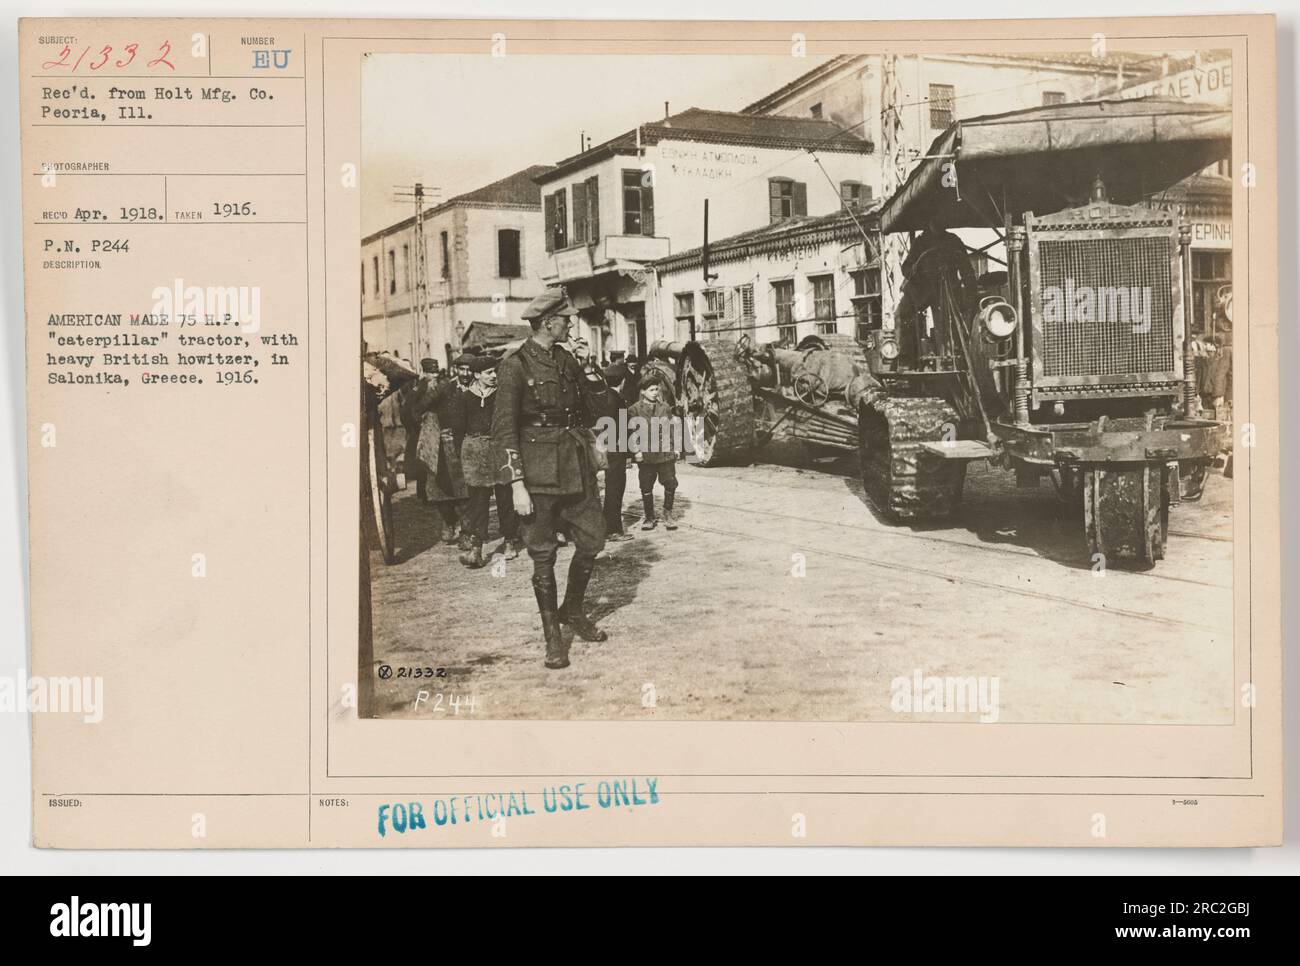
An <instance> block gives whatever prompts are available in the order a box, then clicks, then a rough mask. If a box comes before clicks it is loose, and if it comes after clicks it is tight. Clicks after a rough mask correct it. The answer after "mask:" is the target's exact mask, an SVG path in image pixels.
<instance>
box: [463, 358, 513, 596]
mask: <svg viewBox="0 0 1300 966" xmlns="http://www.w3.org/2000/svg"><path fill="white" fill-rule="evenodd" d="M500 361H501V360H500V359H497V358H495V357H493V356H488V355H480V356H475V358H474V361H473V362H471V363H470V366H469V368H470V371H471V372H473V373H474V381H473V382H472V383H470V386H469V389H467V390H466V391H465V441H464V443H462V444H461V451H460V452H461V463H462V464H463V466H464V469H465V485H466V487H467V488H468V489H469V505H468V508H467V510H466V513H465V527H464V532H465V533H467V534H468V535H469V548H468V549H467V550H466V551H465V552H464V553H462V554H461V555H460V562H461V563H463V564H464V565H465V566H466V567H469V568H471V569H473V570H477V569H478V568H480V567H482V566H483V565H484V564H486V563H487V560H486V559H485V558H484V556H483V542H484V541H485V540H487V532H488V501H489V500H490V499H491V498H492V496H493V493H494V492H495V495H496V500H497V523H498V524H499V526H500V528H501V538H502V539H501V546H500V547H498V548H497V549H496V550H495V551H493V553H494V554H495V553H501V554H504V555H506V557H507V559H509V560H513V559H514V558H515V557H518V556H519V551H520V550H522V549H523V541H522V540H520V538H519V518H518V517H517V516H516V515H515V507H514V498H513V496H512V495H511V492H510V487H509V485H507V484H504V483H499V482H497V462H496V459H495V457H494V455H493V452H492V414H493V413H494V412H495V411H496V401H497V366H498V365H499V364H500ZM489 556H491V555H489Z"/></svg>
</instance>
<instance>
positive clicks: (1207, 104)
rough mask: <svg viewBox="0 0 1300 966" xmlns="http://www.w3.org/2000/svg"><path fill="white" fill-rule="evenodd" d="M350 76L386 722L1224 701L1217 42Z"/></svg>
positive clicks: (966, 711) (1195, 720)
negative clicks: (356, 84)
mask: <svg viewBox="0 0 1300 966" xmlns="http://www.w3.org/2000/svg"><path fill="white" fill-rule="evenodd" d="M502 43H503V44H504V40H503V41H502ZM361 78H362V84H361V92H360V103H361V132H360V133H361V138H360V152H361V161H360V198H361V228H362V232H363V235H362V237H361V238H360V239H359V260H358V267H359V286H358V291H357V293H356V298H357V305H358V307H359V319H358V324H359V326H360V331H361V342H362V358H361V359H360V360H359V363H360V366H361V370H362V379H361V387H362V388H361V399H360V408H361V413H362V426H363V427H364V432H363V434H362V435H363V443H362V448H363V455H362V459H361V476H360V481H359V486H360V520H361V528H360V533H359V541H360V563H361V581H360V583H361V586H360V595H361V606H360V618H361V619H360V626H359V629H358V630H359V633H358V673H359V679H358V680H359V689H360V707H359V709H358V713H359V714H360V716H362V717H365V718H387V719H413V720H429V719H434V718H472V719H536V720H556V719H560V720H571V719H572V720H576V719H595V720H632V721H643V720H689V721H724V720H730V721H772V722H777V721H794V722H799V721H872V722H891V721H922V722H941V721H951V722H963V723H970V722H976V721H978V722H985V723H991V722H1004V723H1034V724H1058V723H1059V724H1143V725H1153V724H1176V725H1224V724H1232V723H1233V721H1234V720H1235V718H1234V716H1235V715H1236V714H1238V713H1239V712H1240V707H1241V706H1240V702H1239V701H1238V697H1239V696H1238V695H1237V693H1236V688H1235V685H1234V676H1233V668H1234V651H1233V616H1234V615H1233V567H1234V559H1233V536H1234V534H1233V519H1234V475H1233V456H1232V451H1233V445H1232V441H1233V438H1234V433H1238V434H1239V433H1242V432H1249V431H1250V428H1249V426H1244V427H1243V426H1234V420H1233V395H1234V385H1233V268H1232V203H1231V201H1232V191H1233V178H1234V172H1233V169H1232V168H1231V167H1230V158H1231V157H1232V144H1233V141H1232V138H1233V128H1232V114H1231V103H1232V102H1231V98H1232V93H1233V59H1232V55H1231V52H1230V51H1227V50H1219V49H1167V50H1143V49H1138V48H1137V47H1135V46H1134V47H1125V48H1122V49H1120V48H1116V49H1110V48H1109V47H1108V45H1107V42H1106V39H1105V38H1104V37H1102V36H1101V35H1098V37H1097V38H1096V40H1095V42H1094V44H1093V46H1092V49H1081V50H1076V51H1073V52H1068V53H1065V52H1051V51H1032V52H1031V51H1025V52H1015V51H1012V50H1008V51H1006V52H999V53H988V52H984V53H972V54H961V53H952V52H947V51H938V50H936V51H935V52H927V53H893V52H889V51H887V50H881V51H880V52H879V53H852V54H839V55H827V54H824V53H819V54H816V55H814V54H811V53H809V52H807V51H806V50H801V49H799V41H798V40H797V37H796V39H795V40H793V41H792V49H791V52H790V55H789V56H784V57H781V56H751V55H745V54H740V53H737V54H735V55H727V56H718V55H708V56H690V55H688V54H682V55H676V56H669V55H661V54H656V55H645V56H642V55H636V54H632V53H629V54H624V55H597V54H592V55H553V56H529V55H520V54H510V55H509V56H504V55H503V56H499V57H498V56H484V55H476V56H467V55H458V54H445V55H444V54H438V55H432V54H416V53H380V52H373V53H367V54H365V55H364V62H363V64H362V67H361ZM1244 176H1245V177H1250V174H1249V172H1247V173H1246V174H1245V175H1244ZM1245 445H1249V444H1245Z"/></svg>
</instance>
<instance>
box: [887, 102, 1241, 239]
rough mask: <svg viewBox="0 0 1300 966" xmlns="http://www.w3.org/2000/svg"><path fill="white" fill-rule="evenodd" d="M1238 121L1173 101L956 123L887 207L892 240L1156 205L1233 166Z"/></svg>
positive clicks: (1074, 107)
mask: <svg viewBox="0 0 1300 966" xmlns="http://www.w3.org/2000/svg"><path fill="white" fill-rule="evenodd" d="M1231 143H1232V115H1231V113H1230V112H1228V111H1226V110H1223V109H1222V108H1219V107H1215V106H1213V105H1206V104H1192V103H1187V102H1184V101H1178V100H1170V99H1165V98H1140V99H1134V100H1111V101H1087V102H1082V103H1075V104H1054V105H1050V106H1046V107H1034V108H1030V109H1028V110H1023V111H1013V112H1011V113H1008V114H991V115H988V116H986V117H973V118H970V119H968V120H962V121H956V122H954V123H953V124H951V125H949V127H948V128H947V130H945V131H944V132H943V133H942V134H941V135H939V136H938V137H937V138H935V140H934V143H933V144H931V145H930V149H929V151H928V152H927V153H926V155H925V156H924V157H923V158H922V160H921V162H920V164H918V165H917V167H916V168H915V169H914V170H913V171H912V173H911V175H909V176H908V179H907V181H906V182H905V183H904V184H903V186H902V187H900V188H899V189H898V190H897V191H896V192H894V194H893V196H892V197H891V198H889V200H888V201H886V202H885V204H884V206H883V208H882V209H881V214H880V227H881V230H882V231H884V232H900V231H921V230H922V229H924V228H925V227H926V225H927V224H929V223H930V222H931V221H932V220H933V221H936V222H937V223H938V225H939V227H942V228H992V227H1001V226H1002V225H1003V224H1005V222H1006V220H1007V219H1008V218H1009V217H1010V218H1014V217H1015V216H1017V215H1019V214H1020V213H1022V212H1025V211H1032V212H1034V213H1035V214H1037V215H1045V214H1051V213H1052V212H1056V211H1061V210H1062V209H1065V208H1071V207H1077V206H1079V205H1083V204H1085V203H1086V202H1087V201H1088V195H1089V190H1090V188H1091V186H1092V183H1093V181H1094V180H1095V179H1096V178H1098V177H1100V178H1101V179H1102V181H1103V183H1104V184H1105V187H1106V194H1107V196H1108V198H1109V200H1110V201H1111V202H1113V203H1115V204H1123V205H1129V204H1134V203H1136V202H1138V201H1141V200H1144V199H1147V198H1151V197H1153V196H1155V195H1158V194H1159V193H1160V192H1162V191H1164V190H1166V189H1167V188H1169V187H1170V186H1171V185H1174V184H1177V183H1178V182H1179V181H1182V180H1183V179H1184V178H1187V177H1189V176H1191V175H1193V174H1195V173H1196V172H1198V171H1200V170H1201V169H1203V168H1206V167H1208V166H1209V165H1211V164H1213V163H1215V162H1216V161H1220V160H1222V159H1224V158H1227V157H1228V154H1229V151H1230V149H1231Z"/></svg>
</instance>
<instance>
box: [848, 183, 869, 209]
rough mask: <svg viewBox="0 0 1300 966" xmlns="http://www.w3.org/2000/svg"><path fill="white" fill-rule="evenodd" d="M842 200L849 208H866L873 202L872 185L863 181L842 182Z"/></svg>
mask: <svg viewBox="0 0 1300 966" xmlns="http://www.w3.org/2000/svg"><path fill="white" fill-rule="evenodd" d="M840 200H841V201H843V202H844V204H845V206H846V207H849V208H865V207H866V206H867V205H868V204H869V203H870V201H871V185H867V184H863V183H862V182H861V181H841V182H840Z"/></svg>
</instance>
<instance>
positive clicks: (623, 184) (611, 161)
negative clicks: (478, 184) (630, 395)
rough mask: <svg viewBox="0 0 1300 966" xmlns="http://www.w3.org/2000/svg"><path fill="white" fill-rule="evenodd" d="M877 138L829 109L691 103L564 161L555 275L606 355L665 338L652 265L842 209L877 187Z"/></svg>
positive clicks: (553, 210)
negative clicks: (746, 109)
mask: <svg viewBox="0 0 1300 966" xmlns="http://www.w3.org/2000/svg"><path fill="white" fill-rule="evenodd" d="M872 151H873V146H872V144H871V143H870V142H869V141H868V140H866V139H865V138H863V137H861V136H859V135H857V134H854V133H851V132H849V133H846V132H843V131H840V130H839V128H838V127H837V126H836V125H835V124H834V123H832V122H831V121H828V120H824V119H818V118H789V117H764V116H750V115H745V114H736V113H729V112H725V111H707V110H700V109H698V108H691V109H689V110H686V111H682V112H680V113H677V114H671V115H666V116H665V117H664V118H663V119H661V120H659V121H654V122H650V123H646V124H642V125H640V126H639V127H638V128H636V129H634V130H632V131H628V132H626V133H624V134H622V135H620V136H618V137H616V138H613V139H611V140H609V141H605V142H603V143H601V144H598V145H595V146H593V147H591V148H589V149H588V150H586V151H583V152H582V153H581V154H578V155H575V156H573V157H571V158H566V159H564V160H562V161H560V162H559V163H558V164H556V166H555V167H554V168H553V169H552V170H549V171H547V172H545V173H544V174H542V175H540V176H539V177H538V178H537V182H538V184H539V185H540V186H541V190H542V206H543V213H544V214H543V218H544V230H545V235H546V246H545V247H546V255H547V258H546V262H545V265H546V267H547V268H548V269H549V273H548V274H545V275H544V281H546V282H547V283H548V284H552V285H562V286H563V287H564V289H565V291H566V292H567V293H568V295H569V298H570V300H571V301H572V302H573V303H574V304H575V305H576V306H577V307H578V309H579V314H580V319H581V328H582V330H583V331H582V334H583V335H584V336H585V337H586V338H587V339H588V341H589V342H590V343H591V344H592V346H593V348H594V349H595V350H596V352H597V354H600V355H603V354H608V353H609V352H610V351H612V350H615V349H621V350H625V351H628V352H631V353H632V354H638V353H642V352H644V351H645V349H646V348H647V346H648V345H649V343H650V342H653V341H654V340H655V339H657V338H661V337H663V335H664V333H663V329H662V326H661V325H660V324H659V323H658V321H657V313H656V311H655V308H654V299H655V298H656V295H657V288H656V286H655V283H654V277H653V271H652V269H651V268H650V263H652V262H654V261H656V260H658V259H662V258H664V257H666V256H669V255H671V254H672V253H673V252H677V251H686V250H689V249H692V248H696V247H698V246H700V245H701V243H702V242H703V240H704V205H705V201H706V200H707V201H708V202H709V232H710V235H711V236H712V237H714V238H721V237H725V236H730V235H736V234H738V233H741V232H745V231H749V230H752V229H756V228H761V227H764V226H768V225H772V224H776V223H781V222H784V221H788V220H792V219H803V218H807V217H811V216H820V215H828V214H832V213H834V212H836V211H839V210H840V209H841V207H842V201H843V199H844V198H845V197H849V198H851V199H853V200H854V201H855V202H856V201H858V200H859V199H860V198H862V197H864V196H865V193H864V178H865V176H866V172H867V170H868V168H869V166H870V157H871V154H872Z"/></svg>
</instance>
